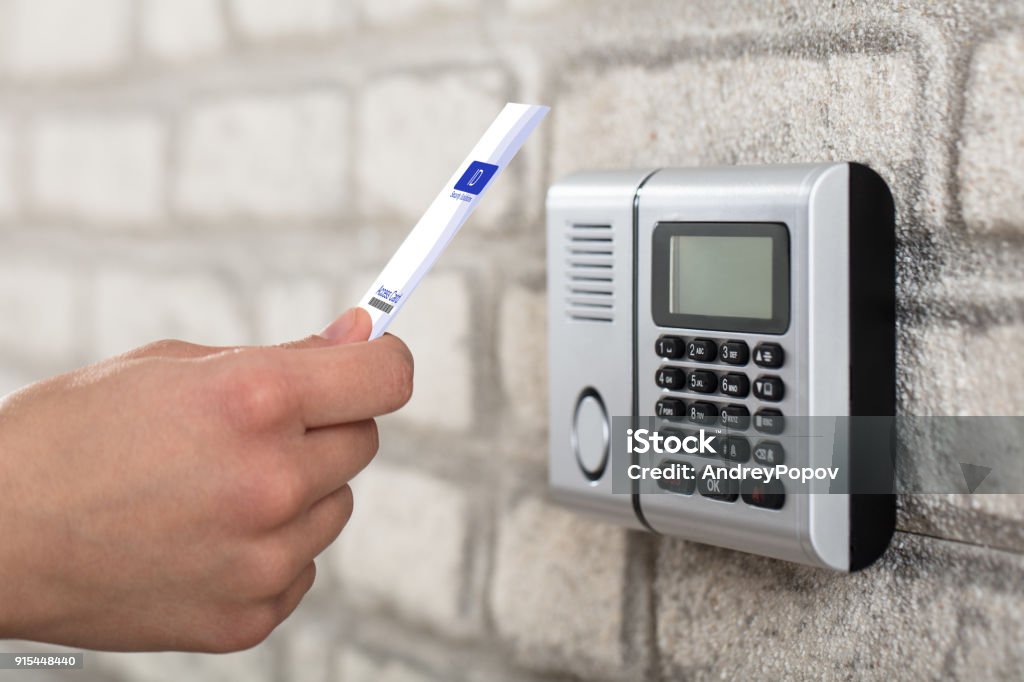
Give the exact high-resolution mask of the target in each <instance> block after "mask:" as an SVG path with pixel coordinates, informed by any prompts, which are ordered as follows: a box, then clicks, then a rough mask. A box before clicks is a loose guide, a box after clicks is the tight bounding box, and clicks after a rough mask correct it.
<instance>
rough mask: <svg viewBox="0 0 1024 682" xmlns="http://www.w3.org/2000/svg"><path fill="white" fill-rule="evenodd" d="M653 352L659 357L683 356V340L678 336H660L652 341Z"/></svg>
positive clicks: (673, 358)
mask: <svg viewBox="0 0 1024 682" xmlns="http://www.w3.org/2000/svg"><path fill="white" fill-rule="evenodd" d="M654 352H655V353H657V354H658V356H659V357H663V358H668V359H669V360H675V359H676V358H681V357H683V340H682V339H681V338H679V337H678V336H662V337H660V338H659V339H658V340H657V341H655V342H654Z"/></svg>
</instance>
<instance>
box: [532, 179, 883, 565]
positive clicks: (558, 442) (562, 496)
mask: <svg viewBox="0 0 1024 682" xmlns="http://www.w3.org/2000/svg"><path fill="white" fill-rule="evenodd" d="M894 252H895V231H894V207H893V201H892V197H891V194H890V192H889V189H888V187H887V185H886V183H885V182H884V180H882V178H881V177H880V176H879V175H878V174H876V173H875V172H874V171H872V170H871V169H869V168H867V167H866V166H863V165H860V164H856V163H823V164H805V165H777V166H735V167H716V168H692V169H661V170H653V169H642V170H624V171H595V172H583V173H578V174H575V175H572V176H570V177H568V178H565V179H564V180H562V181H560V182H558V183H557V184H555V185H554V186H552V187H551V189H550V191H549V193H548V198H547V253H548V295H549V304H548V305H549V309H548V318H549V320H548V322H549V339H548V340H549V366H550V371H549V376H550V383H549V401H550V402H549V417H550V442H549V485H550V489H551V491H552V494H553V496H554V497H555V498H556V499H557V500H559V501H561V502H562V503H564V504H567V505H569V506H571V507H573V508H576V509H578V510H581V511H585V512H588V513H590V514H593V515H596V516H598V517H601V518H604V519H607V520H610V521H614V522H616V523H620V524H625V525H626V526H629V527H632V528H636V529H646V530H651V531H654V532H657V533H663V534H666V535H673V536H679V537H684V538H688V539H691V540H695V541H699V542H704V543H709V544H715V545H719V546H723V547H729V548H733V549H737V550H742V551H747V552H753V553H757V554H762V555H767V556H771V557H775V558H779V559H784V560H788V561H795V562H800V563H805V564H810V565H814V566H820V567H826V568H831V569H835V570H840V571H851V570H857V569H860V568H863V567H865V566H867V565H868V564H870V563H871V562H872V561H874V560H875V559H876V558H877V557H878V556H879V555H880V554H881V553H882V552H883V551H884V550H885V548H886V546H887V545H888V542H889V539H890V538H891V536H892V533H893V529H894V525H895V498H894V496H893V494H892V490H891V488H887V487H886V485H885V484H884V483H883V485H881V486H879V485H877V481H879V480H881V481H883V482H885V481H890V480H891V475H892V470H891V465H892V452H891V449H890V448H891V444H892V441H891V438H890V437H888V436H887V434H888V432H886V431H885V430H884V428H882V429H881V431H880V430H879V428H878V425H877V424H873V426H872V428H870V429H864V428H861V426H862V422H860V421H857V420H861V419H867V420H870V419H873V418H888V417H891V416H892V415H894V412H895V255H894ZM655 432H657V433H660V434H662V436H664V435H676V436H678V438H679V441H677V442H681V441H682V440H683V439H685V438H686V437H689V436H694V437H695V438H694V440H693V442H694V443H696V442H698V439H697V438H696V437H697V436H699V435H701V434H703V433H705V432H706V433H712V434H715V435H717V436H718V438H717V443H718V444H717V446H716V447H715V448H714V452H712V453H707V452H695V453H688V452H680V453H678V454H672V455H658V456H656V457H654V458H653V459H652V458H651V456H647V457H646V458H641V457H640V456H638V455H637V454H636V448H633V447H632V446H633V439H635V437H636V434H640V433H655ZM880 433H881V435H879V434H880ZM647 461H650V462H653V463H654V464H655V465H657V466H659V467H661V468H662V469H663V470H664V471H668V468H669V466H670V465H671V467H672V468H673V470H674V471H676V472H677V474H678V477H677V478H675V479H672V480H669V479H662V480H654V479H649V478H637V477H636V476H634V474H636V473H637V472H640V471H642V470H644V464H645V462H647ZM630 467H632V468H630ZM887 467H888V470H885V469H886V468H887ZM709 468H710V469H713V470H715V471H717V472H719V475H717V476H715V477H710V478H709V477H705V476H704V473H706V471H705V470H707V469H709ZM787 469H791V470H792V471H824V472H831V473H829V475H831V476H833V478H835V477H838V480H831V481H828V480H826V481H825V482H823V483H815V484H807V481H806V480H797V481H796V482H794V480H793V479H792V478H789V477H787V476H786V474H785V472H786V471H787ZM755 470H756V471H758V473H756V474H755V473H754V471H755ZM769 471H771V472H773V473H772V474H769V473H768V472H769ZM780 472H782V473H780ZM837 472H838V473H837ZM685 473H688V474H690V476H689V477H686V476H684V475H683V474H685ZM762 474H763V476H762ZM805 478H806V477H805ZM765 479H768V480H765ZM865 479H870V480H872V481H873V482H874V485H872V486H869V487H864V486H860V482H861V481H863V480H865Z"/></svg>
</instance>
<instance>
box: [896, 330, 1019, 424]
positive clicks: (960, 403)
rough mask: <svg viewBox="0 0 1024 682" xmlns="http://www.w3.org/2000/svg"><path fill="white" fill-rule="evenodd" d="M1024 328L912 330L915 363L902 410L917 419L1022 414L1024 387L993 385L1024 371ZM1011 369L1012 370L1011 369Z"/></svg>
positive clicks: (909, 347) (1005, 383)
mask: <svg viewBox="0 0 1024 682" xmlns="http://www.w3.org/2000/svg"><path fill="white" fill-rule="evenodd" d="M1022 338H1024V324H1020V323H1016V324H1006V325H993V326H989V327H984V328H978V327H975V326H971V325H966V324H956V323H945V324H942V325H941V326H936V327H927V328H924V329H912V330H908V332H907V333H906V335H905V338H904V340H903V341H902V343H903V344H905V345H906V346H907V351H906V352H907V353H909V357H911V358H913V364H912V365H910V366H908V367H907V370H908V371H907V374H906V376H905V377H904V379H903V383H902V385H901V388H902V392H903V394H904V398H903V401H904V405H903V409H904V411H905V412H906V413H907V414H915V415H959V416H986V415H1021V414H1024V383H1022V382H1020V381H993V377H1001V376H1004V375H1005V373H1006V371H1007V368H1020V367H1024V346H1022V345H1021V343H1020V340H1021V339H1022ZM1011 371H1012V370H1011Z"/></svg>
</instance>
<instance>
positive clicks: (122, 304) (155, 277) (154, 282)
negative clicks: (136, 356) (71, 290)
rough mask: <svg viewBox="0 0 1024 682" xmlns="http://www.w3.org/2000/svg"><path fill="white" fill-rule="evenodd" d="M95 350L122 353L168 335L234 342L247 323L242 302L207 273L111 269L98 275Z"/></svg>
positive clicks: (104, 353)
mask: <svg viewBox="0 0 1024 682" xmlns="http://www.w3.org/2000/svg"><path fill="white" fill-rule="evenodd" d="M95 328H96V342H95V345H96V351H97V353H98V354H99V355H101V356H104V357H105V356H110V355H116V354H118V353H123V352H124V351H127V350H129V349H131V348H135V347H136V346H141V345H143V344H146V343H149V342H151V341H157V340H159V339H164V338H177V339H182V340H185V341H191V342H193V343H204V344H211V345H234V344H238V343H240V342H242V341H244V340H245V339H246V337H247V336H248V334H247V330H248V327H247V325H246V323H245V320H244V318H243V317H242V314H241V311H240V308H239V304H238V301H237V300H236V298H235V296H234V295H233V294H232V292H231V291H230V290H229V289H228V288H227V286H226V285H225V284H224V283H223V282H221V281H220V280H218V279H216V278H214V277H211V276H209V275H205V274H198V273H197V274H180V275H168V276H162V275H159V274H155V273H152V272H127V271H124V272H122V271H107V272H102V273H100V274H99V275H98V276H97V278H96V320H95Z"/></svg>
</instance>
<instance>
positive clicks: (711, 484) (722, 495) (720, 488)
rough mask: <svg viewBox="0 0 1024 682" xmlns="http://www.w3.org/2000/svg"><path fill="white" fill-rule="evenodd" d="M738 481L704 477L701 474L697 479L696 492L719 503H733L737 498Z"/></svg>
mask: <svg viewBox="0 0 1024 682" xmlns="http://www.w3.org/2000/svg"><path fill="white" fill-rule="evenodd" d="M737 483H738V481H735V480H733V479H731V478H715V477H713V476H707V477H705V476H704V475H703V472H701V474H700V475H699V476H698V478H697V491H698V492H700V494H701V495H703V496H704V497H707V498H710V499H712V500H718V501H719V502H735V501H736V499H737V498H738V497H739V485H737Z"/></svg>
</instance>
